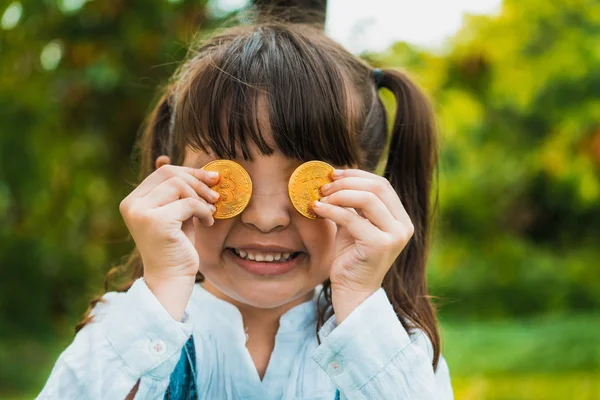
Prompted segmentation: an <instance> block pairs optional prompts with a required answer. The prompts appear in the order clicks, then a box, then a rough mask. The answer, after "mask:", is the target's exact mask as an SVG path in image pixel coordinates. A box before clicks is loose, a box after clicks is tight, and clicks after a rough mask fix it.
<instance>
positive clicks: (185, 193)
mask: <svg viewBox="0 0 600 400" xmlns="http://www.w3.org/2000/svg"><path fill="white" fill-rule="evenodd" d="M186 197H191V198H194V199H199V198H200V196H199V195H198V193H196V191H195V190H194V189H192V188H191V186H190V185H188V183H187V182H186V181H184V180H183V178H181V177H180V176H173V177H171V178H169V179H167V180H166V181H164V182H162V183H161V184H160V185H158V186H156V187H155V188H154V189H152V190H151V191H150V192H149V193H148V194H147V195H146V196H144V197H142V198H141V199H140V200H139V201H140V203H141V204H143V205H144V207H146V208H157V207H161V206H164V205H166V204H168V203H171V202H173V201H175V200H179V199H184V198H186Z"/></svg>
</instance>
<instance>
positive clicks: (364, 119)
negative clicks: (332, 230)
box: [76, 21, 440, 368]
mask: <svg viewBox="0 0 600 400" xmlns="http://www.w3.org/2000/svg"><path fill="white" fill-rule="evenodd" d="M374 74H375V70H374V69H373V68H372V67H370V66H369V65H368V64H367V63H366V62H365V61H364V60H362V59H360V58H358V57H356V56H354V55H352V54H351V53H349V52H348V51H347V50H345V49H344V48H343V47H342V46H340V45H339V44H337V43H336V42H335V41H333V40H332V39H330V38H328V37H327V36H325V34H324V33H323V32H322V29H321V27H318V26H311V25H307V24H297V23H290V22H287V23H280V22H273V21H271V22H257V23H255V24H253V25H247V26H238V27H234V28H229V29H227V30H224V31H222V32H220V33H218V34H215V35H213V36H212V37H211V38H209V39H207V40H204V41H202V42H201V43H200V44H198V45H192V46H191V47H190V51H189V54H188V57H186V61H185V62H184V63H182V64H181V65H180V67H179V68H178V69H177V71H176V72H175V74H174V75H173V77H172V79H171V80H170V81H169V82H168V83H167V84H166V85H165V87H163V88H162V95H161V97H160V98H159V100H158V102H157V104H156V106H155V108H154V110H153V111H152V112H151V113H150V115H149V116H148V118H147V119H146V121H145V124H144V126H145V127H144V130H143V131H142V132H143V133H142V135H141V137H140V138H139V141H138V146H137V151H138V152H139V156H140V157H141V170H140V175H139V181H140V182H141V181H142V180H143V179H145V178H146V177H147V176H148V175H150V174H151V173H152V172H153V171H154V169H155V161H156V159H157V157H158V156H159V155H161V154H167V155H169V156H170V157H171V162H172V163H173V164H175V165H181V163H182V162H183V156H184V151H185V148H186V146H189V147H191V148H192V149H195V150H203V151H211V152H213V153H214V154H215V155H216V156H217V157H218V158H233V157H236V156H239V154H236V145H237V146H238V148H239V149H241V152H242V154H241V156H242V157H243V158H244V159H246V160H250V159H251V158H250V152H249V146H251V145H255V146H256V147H257V148H258V150H259V152H260V153H261V154H263V155H269V154H272V153H273V151H274V148H273V147H271V146H269V145H268V143H267V142H266V141H265V139H264V137H265V136H264V133H265V132H261V124H260V123H259V119H260V118H265V115H264V114H265V111H266V113H267V115H266V117H267V118H268V120H269V126H268V129H269V133H270V134H271V135H272V137H273V139H274V143H275V146H276V147H277V148H278V149H279V150H280V151H281V152H282V153H283V154H284V155H286V156H288V157H290V158H294V159H297V160H299V161H307V160H314V159H317V160H324V161H327V162H330V163H332V164H334V165H356V166H358V167H359V168H363V169H366V170H369V171H375V169H376V168H377V166H378V164H379V162H380V160H381V159H382V155H383V153H384V150H385V149H386V145H387V144H388V140H387V139H388V125H387V116H386V112H385V108H384V106H383V103H382V101H381V99H380V98H379V96H378V92H377V90H378V88H379V87H382V88H385V89H387V90H389V91H390V92H391V93H392V94H393V95H394V98H395V100H396V113H395V119H394V122H393V126H392V128H391V141H389V151H388V152H387V153H388V157H387V163H386V166H385V173H384V175H385V177H386V178H387V179H388V180H389V182H390V183H391V184H392V186H393V187H394V189H395V190H396V192H397V193H398V196H399V197H400V199H401V200H402V203H403V205H404V207H405V208H406V211H407V212H408V214H409V216H410V218H411V220H412V222H413V225H414V234H413V237H412V238H411V240H410V241H409V243H408V244H407V246H406V247H405V249H404V250H403V251H402V253H401V254H400V256H399V257H398V259H397V260H396V261H395V263H394V265H393V266H392V268H391V269H390V270H389V272H388V274H387V275H386V277H385V280H384V282H383V287H384V289H385V291H386V293H387V295H388V297H389V299H390V302H391V303H392V304H393V306H394V309H395V311H396V314H397V315H398V317H399V318H400V320H401V321H402V324H403V325H404V326H405V328H407V329H408V330H411V329H413V328H414V327H416V328H419V329H422V330H423V331H424V332H425V334H426V335H427V336H428V337H429V339H430V341H431V343H432V345H433V354H434V357H433V365H434V368H435V367H437V362H438V359H439V354H440V339H439V335H438V330H437V324H436V316H435V311H434V308H433V306H432V304H431V301H430V297H429V296H428V294H427V284H426V275H425V267H426V262H427V255H428V247H429V236H430V224H431V219H432V214H433V212H432V207H431V204H430V192H431V187H432V180H433V177H434V172H435V170H436V167H437V140H436V131H435V124H434V119H433V114H432V111H431V107H430V104H429V102H428V100H427V98H426V96H425V95H424V94H423V93H422V91H421V90H420V89H419V88H418V87H417V86H416V85H415V84H414V83H413V82H412V81H411V80H410V79H409V78H408V77H407V76H406V75H405V74H404V73H402V72H400V71H398V70H395V69H383V70H382V71H381V74H378V75H377V76H375V75H374ZM376 78H377V79H376ZM376 81H378V82H377V84H376ZM262 128H263V129H264V125H263V127H262ZM383 161H385V159H384V160H383ZM117 272H126V273H130V274H131V275H130V276H131V278H130V279H129V281H128V282H127V283H125V284H124V285H122V286H121V287H120V288H118V289H116V290H117V291H127V290H128V289H129V288H130V287H131V285H132V284H133V282H134V280H135V279H137V278H139V277H141V276H142V275H143V265H142V262H141V258H140V256H139V254H138V252H137V250H136V249H134V250H133V252H132V254H131V255H130V256H129V259H128V260H127V262H126V263H125V264H124V265H121V266H118V267H114V268H112V269H111V270H110V271H109V272H108V273H107V276H106V279H105V290H106V291H109V280H110V278H112V277H113V276H114V275H115V274H116V273H117ZM202 280H203V277H202V275H200V274H198V276H197V281H202ZM323 288H324V290H323V291H322V296H323V299H324V300H325V301H324V303H325V305H326V306H325V307H323V308H322V309H320V310H319V321H318V324H317V329H318V328H319V327H320V326H321V325H322V324H323V322H324V321H325V320H326V318H327V317H328V316H330V315H331V314H332V313H333V310H332V306H331V287H330V282H329V281H326V282H324V286H323ZM98 301H102V300H101V297H98V298H96V299H94V300H92V301H91V303H90V307H89V309H88V310H87V312H86V314H85V316H84V318H83V320H82V321H81V322H80V323H79V324H78V325H77V327H76V332H77V331H78V330H79V329H81V328H82V327H83V326H85V324H86V323H87V322H88V321H89V320H90V319H91V317H90V311H91V310H92V309H93V307H94V306H95V304H96V303H97V302H98Z"/></svg>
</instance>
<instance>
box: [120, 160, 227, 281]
mask: <svg viewBox="0 0 600 400" xmlns="http://www.w3.org/2000/svg"><path fill="white" fill-rule="evenodd" d="M218 178H219V175H218V173H216V172H210V171H205V170H203V169H196V168H190V167H182V166H175V165H169V164H167V165H163V166H161V167H160V168H158V169H157V170H155V171H154V172H153V173H152V174H150V175H149V176H148V177H147V178H146V179H144V181H143V182H142V183H141V184H140V185H139V186H138V187H137V188H135V189H134V190H133V191H132V192H131V193H130V194H129V195H128V196H127V197H125V199H123V201H121V204H120V205H119V211H120V212H121V215H122V216H123V219H124V220H125V224H126V225H127V228H128V229H129V231H130V232H131V235H132V237H133V240H134V241H135V244H136V247H137V249H138V251H139V253H140V256H141V257H142V262H143V265H144V279H145V280H146V283H148V284H149V283H150V281H151V282H153V283H158V282H163V283H167V284H168V282H175V281H179V282H181V281H185V282H191V284H192V285H193V283H194V281H195V277H196V273H197V272H198V268H199V264H200V260H199V258H198V252H197V251H196V249H195V247H194V243H195V233H194V223H193V219H192V217H196V218H198V219H199V220H200V223H201V224H202V225H204V226H212V225H213V223H214V218H213V213H214V211H215V206H214V205H213V204H212V203H214V202H215V201H216V200H217V199H218V198H219V195H218V193H217V192H215V191H213V190H211V189H210V186H214V185H215V184H216V183H217V182H218V181H219V179H218ZM161 284H162V283H161ZM149 286H150V285H149Z"/></svg>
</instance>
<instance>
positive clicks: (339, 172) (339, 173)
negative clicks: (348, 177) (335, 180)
mask: <svg viewBox="0 0 600 400" xmlns="http://www.w3.org/2000/svg"><path fill="white" fill-rule="evenodd" d="M343 173H344V171H343V170H341V169H334V170H333V176H342V174H343Z"/></svg>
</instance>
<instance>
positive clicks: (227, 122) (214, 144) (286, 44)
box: [173, 27, 360, 166]
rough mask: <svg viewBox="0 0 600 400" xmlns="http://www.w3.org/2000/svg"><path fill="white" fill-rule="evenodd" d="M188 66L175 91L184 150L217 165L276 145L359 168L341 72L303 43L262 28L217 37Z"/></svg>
mask: <svg viewBox="0 0 600 400" xmlns="http://www.w3.org/2000/svg"><path fill="white" fill-rule="evenodd" d="M224 41H225V42H226V43H223V42H224ZM203 52H204V53H205V54H203ZM191 62H192V63H193V64H191V66H188V68H189V71H190V72H188V74H187V75H188V77H187V78H185V79H181V81H180V83H179V85H180V86H179V89H178V91H177V101H176V105H175V118H174V125H173V129H174V131H173V135H175V136H176V137H177V139H175V140H176V141H177V142H178V143H179V144H183V145H186V146H190V147H191V148H193V149H196V150H202V151H204V152H211V153H213V154H214V155H215V156H216V157H218V158H228V159H232V158H236V157H238V156H240V154H239V152H240V151H241V156H242V157H243V158H244V160H251V159H252V157H251V155H250V147H251V146H252V145H255V146H256V148H257V149H258V152H259V153H260V154H262V155H271V154H273V152H274V150H275V147H273V146H276V148H278V149H279V150H280V151H281V152H282V153H283V154H284V155H285V156H287V157H290V158H294V159H297V160H299V161H301V162H304V161H308V160H315V159H316V160H323V161H326V162H329V163H331V164H334V165H340V166H344V165H352V164H356V165H360V157H359V150H358V147H357V143H356V139H355V137H356V132H355V130H356V128H355V124H354V123H353V120H354V119H355V117H353V114H354V113H353V110H354V109H355V106H353V105H352V104H351V102H350V101H349V100H350V98H351V96H349V94H348V88H347V85H346V84H345V83H344V82H345V79H344V76H343V71H342V70H341V69H340V68H339V67H337V64H336V62H334V60H333V59H332V55H327V54H322V52H319V51H318V50H317V49H316V46H311V44H310V43H308V42H307V39H306V38H304V37H299V36H297V35H294V34H293V33H291V32H289V31H286V30H285V29H284V28H281V29H276V28H274V27H271V28H265V27H262V28H259V29H256V30H254V31H250V32H247V33H246V34H243V35H236V36H234V37H232V38H230V39H229V41H228V42H227V38H225V39H223V38H219V37H217V38H215V39H213V41H212V42H211V43H209V44H207V45H205V46H204V50H203V49H200V53H199V56H198V58H196V60H194V61H191ZM181 148H183V147H180V149H181Z"/></svg>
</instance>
